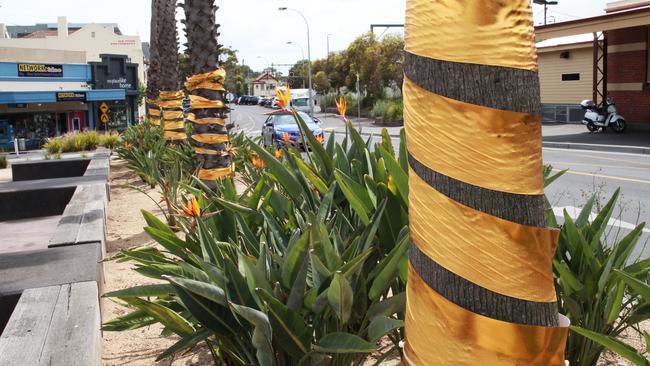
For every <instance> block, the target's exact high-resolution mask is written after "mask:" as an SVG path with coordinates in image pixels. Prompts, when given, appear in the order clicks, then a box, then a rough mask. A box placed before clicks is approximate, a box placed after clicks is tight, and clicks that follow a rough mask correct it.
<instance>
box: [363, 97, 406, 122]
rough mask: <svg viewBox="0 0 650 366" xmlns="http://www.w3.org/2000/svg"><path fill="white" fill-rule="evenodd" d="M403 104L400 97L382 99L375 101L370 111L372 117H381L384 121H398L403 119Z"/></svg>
mask: <svg viewBox="0 0 650 366" xmlns="http://www.w3.org/2000/svg"><path fill="white" fill-rule="evenodd" d="M403 113H404V104H403V102H402V100H401V99H394V100H387V99H382V100H379V101H377V102H376V103H375V105H374V107H373V108H372V110H371V112H370V116H371V117H373V118H378V117H381V118H382V119H383V120H384V121H390V122H398V121H402V120H403V119H404V117H403Z"/></svg>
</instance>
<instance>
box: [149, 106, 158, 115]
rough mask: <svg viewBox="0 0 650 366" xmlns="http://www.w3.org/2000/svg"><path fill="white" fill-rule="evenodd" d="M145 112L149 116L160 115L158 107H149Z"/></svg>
mask: <svg viewBox="0 0 650 366" xmlns="http://www.w3.org/2000/svg"><path fill="white" fill-rule="evenodd" d="M147 112H148V113H149V115H150V116H160V109H158V108H149V109H148V110H147Z"/></svg>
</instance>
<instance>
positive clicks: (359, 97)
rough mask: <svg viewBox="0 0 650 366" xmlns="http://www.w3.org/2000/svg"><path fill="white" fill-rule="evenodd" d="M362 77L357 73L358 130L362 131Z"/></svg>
mask: <svg viewBox="0 0 650 366" xmlns="http://www.w3.org/2000/svg"><path fill="white" fill-rule="evenodd" d="M359 79H360V76H359V73H357V128H358V129H359V130H361V83H360V80H359Z"/></svg>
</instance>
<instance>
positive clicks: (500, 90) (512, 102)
mask: <svg viewBox="0 0 650 366" xmlns="http://www.w3.org/2000/svg"><path fill="white" fill-rule="evenodd" d="M404 74H405V75H406V77H408V78H409V79H410V80H411V81H413V82H414V83H415V84H417V85H418V86H419V87H421V88H423V89H425V90H428V91H430V92H432V93H435V94H438V95H442V96H444V97H447V98H450V99H455V100H458V101H461V102H465V103H469V104H475V105H479V106H483V107H489V108H494V109H500V110H505V111H512V112H521V113H530V114H540V110H541V106H540V94H539V77H538V75H537V72H534V71H530V70H522V69H514V68H509V67H501V66H491V65H478V64H468V63H461V62H451V61H440V60H435V59H431V58H428V57H423V56H418V55H415V54H412V53H409V52H405V55H404Z"/></svg>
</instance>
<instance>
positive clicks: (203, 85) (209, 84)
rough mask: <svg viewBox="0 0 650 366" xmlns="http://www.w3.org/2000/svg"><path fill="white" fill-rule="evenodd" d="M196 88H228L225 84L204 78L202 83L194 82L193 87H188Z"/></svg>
mask: <svg viewBox="0 0 650 366" xmlns="http://www.w3.org/2000/svg"><path fill="white" fill-rule="evenodd" d="M186 85H187V83H186ZM196 89H208V90H217V91H225V90H226V88H224V87H223V85H221V84H219V83H215V82H212V81H209V80H203V81H202V82H200V83H197V84H193V85H192V87H191V88H190V87H188V88H187V90H196Z"/></svg>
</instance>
